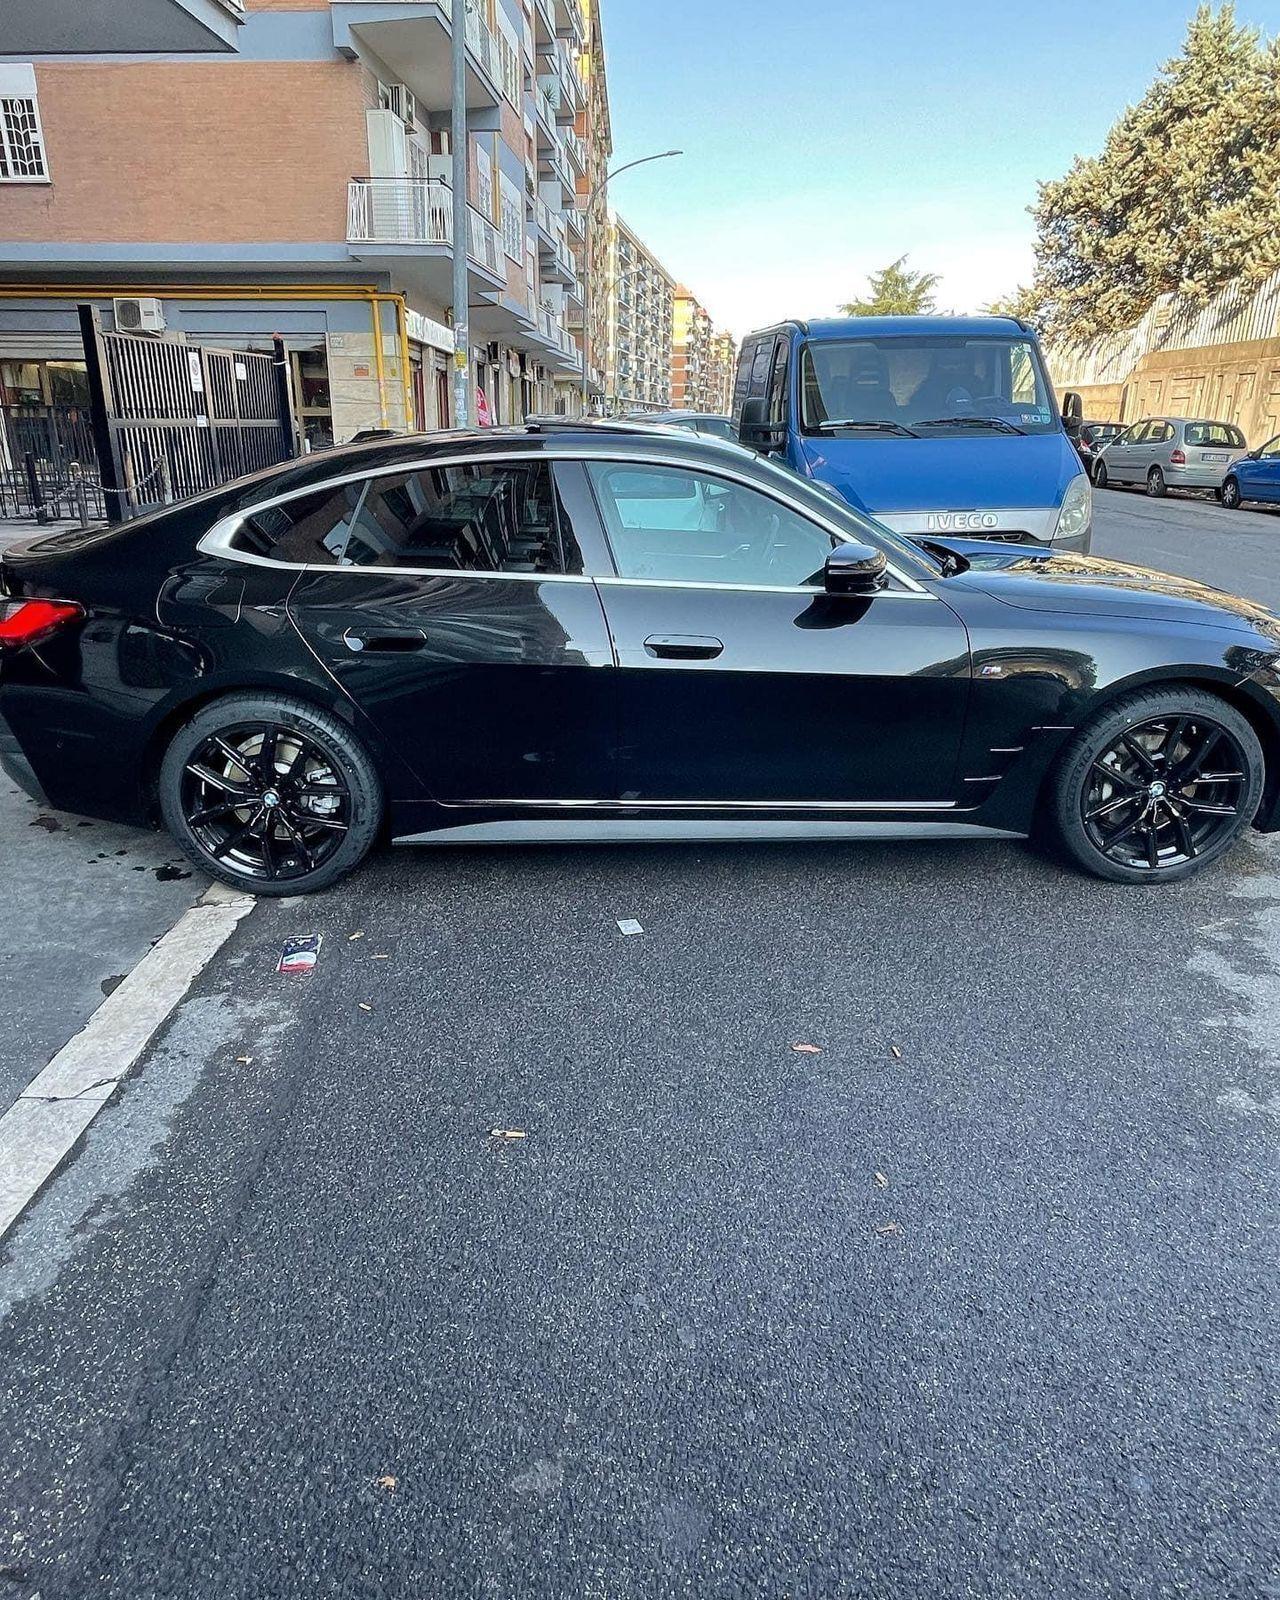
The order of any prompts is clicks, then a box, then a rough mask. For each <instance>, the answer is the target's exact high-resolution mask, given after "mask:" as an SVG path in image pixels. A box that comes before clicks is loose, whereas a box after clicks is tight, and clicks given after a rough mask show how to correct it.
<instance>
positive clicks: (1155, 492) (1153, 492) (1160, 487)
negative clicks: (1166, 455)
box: [1147, 467, 1169, 500]
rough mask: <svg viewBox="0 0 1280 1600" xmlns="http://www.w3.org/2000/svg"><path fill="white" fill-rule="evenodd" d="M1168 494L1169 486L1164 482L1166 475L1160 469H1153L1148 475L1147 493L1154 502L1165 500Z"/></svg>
mask: <svg viewBox="0 0 1280 1600" xmlns="http://www.w3.org/2000/svg"><path fill="white" fill-rule="evenodd" d="M1168 492H1169V490H1168V485H1167V484H1166V483H1165V481H1164V473H1163V472H1161V470H1160V468H1159V467H1152V469H1151V471H1150V472H1148V473H1147V493H1148V494H1149V495H1150V496H1151V498H1152V499H1153V500H1163V499H1164V497H1165V495H1166V494H1167V493H1168Z"/></svg>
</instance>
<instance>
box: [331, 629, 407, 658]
mask: <svg viewBox="0 0 1280 1600" xmlns="http://www.w3.org/2000/svg"><path fill="white" fill-rule="evenodd" d="M342 642H343V644H345V645H346V647H347V649H348V650H351V651H354V652H355V653H356V654H357V655H358V654H359V653H360V652H361V651H362V650H381V651H383V652H385V653H387V654H391V653H398V654H401V655H403V654H405V652H407V651H410V650H421V649H423V647H424V646H425V645H426V642H427V636H426V634H425V633H423V631H422V629H421V628H369V629H367V630H366V629H361V628H348V629H347V631H346V632H345V633H344V634H343V635H342Z"/></svg>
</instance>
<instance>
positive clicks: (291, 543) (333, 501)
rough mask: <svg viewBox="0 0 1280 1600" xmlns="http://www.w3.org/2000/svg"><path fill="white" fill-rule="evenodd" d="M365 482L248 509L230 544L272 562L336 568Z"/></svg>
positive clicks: (355, 516) (356, 515) (356, 511)
mask: <svg viewBox="0 0 1280 1600" xmlns="http://www.w3.org/2000/svg"><path fill="white" fill-rule="evenodd" d="M364 489H365V484H364V482H363V481H361V482H356V483H343V484H339V485H338V486H337V487H336V488H335V487H330V488H327V489H317V490H316V491H315V492H314V493H312V494H304V495H299V496H298V497H297V499H295V500H286V501H285V502H284V503H283V504H282V505H278V506H266V507H263V508H262V509H260V510H255V511H248V512H246V513H245V514H244V518H243V520H242V522H241V524H240V526H239V528H237V530H236V533H235V537H234V538H233V539H232V541H231V543H232V548H233V549H236V550H245V551H247V552H248V553H249V554H250V555H255V556H269V557H270V558H271V559H272V560H273V561H289V562H297V563H298V564H299V565H302V564H303V563H306V564H307V565H309V566H324V567H332V566H336V565H337V562H338V557H339V555H340V554H341V552H342V551H343V549H344V548H345V547H346V543H347V539H348V537H349V536H350V533H351V528H352V524H353V523H354V521H355V519H356V518H357V517H358V516H359V514H360V508H361V502H362V500H363V498H364Z"/></svg>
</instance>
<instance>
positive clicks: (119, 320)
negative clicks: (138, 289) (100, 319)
mask: <svg viewBox="0 0 1280 1600" xmlns="http://www.w3.org/2000/svg"><path fill="white" fill-rule="evenodd" d="M111 314H112V316H113V317H114V318H115V324H116V330H117V332H119V333H163V332H164V307H163V306H162V305H161V303H160V301H159V300H155V299H153V298H151V296H149V295H146V296H143V297H142V298H140V299H130V300H113V301H112V302H111Z"/></svg>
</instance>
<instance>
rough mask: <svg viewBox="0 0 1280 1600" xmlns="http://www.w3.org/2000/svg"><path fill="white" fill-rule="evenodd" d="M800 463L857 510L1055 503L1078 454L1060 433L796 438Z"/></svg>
mask: <svg viewBox="0 0 1280 1600" xmlns="http://www.w3.org/2000/svg"><path fill="white" fill-rule="evenodd" d="M800 452H801V456H802V467H803V470H804V471H805V472H806V473H808V474H809V476H810V477H813V478H817V479H818V480H819V481H820V482H822V483H828V484H830V485H831V487H832V488H833V489H837V490H839V492H840V493H841V494H842V495H843V496H844V498H845V499H846V500H847V501H848V502H849V504H850V505H851V506H854V507H855V508H856V509H857V510H859V511H867V512H870V513H871V515H872V516H874V515H875V514H876V513H877V512H893V511H964V510H973V509H978V508H981V507H985V506H991V507H996V506H1058V505H1061V504H1062V497H1063V495H1064V494H1065V493H1066V490H1067V485H1068V484H1069V483H1070V482H1071V480H1072V478H1075V477H1078V476H1079V475H1080V472H1081V470H1082V469H1081V466H1080V457H1079V456H1078V455H1077V454H1076V451H1075V449H1074V447H1073V446H1072V444H1071V441H1070V440H1069V439H1068V438H1067V436H1066V435H1065V434H1063V433H1045V434H1027V435H1025V436H1021V435H1018V434H1006V433H992V434H972V433H969V434H965V435H964V436H963V437H960V438H957V437H951V438H943V439H896V438H861V439H829V438H825V437H824V438H813V439H810V438H803V439H801V441H800Z"/></svg>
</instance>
